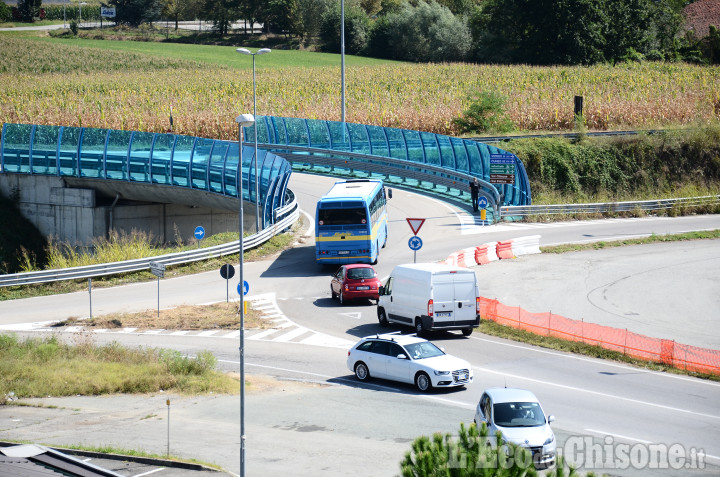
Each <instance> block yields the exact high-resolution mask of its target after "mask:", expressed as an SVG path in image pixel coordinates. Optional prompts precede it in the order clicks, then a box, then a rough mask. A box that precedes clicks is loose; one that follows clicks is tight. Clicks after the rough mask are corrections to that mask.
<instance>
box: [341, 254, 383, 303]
mask: <svg viewBox="0 0 720 477" xmlns="http://www.w3.org/2000/svg"><path fill="white" fill-rule="evenodd" d="M379 290H380V280H379V279H378V277H377V272H375V269H374V268H373V267H372V266H370V265H367V264H364V263H354V264H348V265H342V266H341V267H340V268H338V270H337V272H335V275H333V278H332V281H331V282H330V294H331V295H332V297H333V299H335V298H339V299H340V304H341V305H344V304H345V302H346V301H348V300H354V299H356V298H370V299H372V300H375V303H377V301H378V298H379Z"/></svg>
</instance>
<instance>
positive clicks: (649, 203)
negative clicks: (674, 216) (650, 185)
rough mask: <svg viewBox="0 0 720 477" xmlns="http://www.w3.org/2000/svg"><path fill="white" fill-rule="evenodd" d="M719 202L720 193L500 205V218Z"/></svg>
mask: <svg viewBox="0 0 720 477" xmlns="http://www.w3.org/2000/svg"><path fill="white" fill-rule="evenodd" d="M718 204H720V195H708V196H702V197H684V198H679V199H655V200H641V201H630V202H606V203H599V202H598V203H591V204H554V205H517V206H505V207H500V218H503V217H517V216H527V215H553V214H568V215H570V214H592V213H612V212H631V211H634V210H643V211H652V210H665V209H672V208H674V207H697V206H703V205H718Z"/></svg>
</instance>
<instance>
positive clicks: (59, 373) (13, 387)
mask: <svg viewBox="0 0 720 477" xmlns="http://www.w3.org/2000/svg"><path fill="white" fill-rule="evenodd" d="M73 339H74V340H75V342H73V343H64V342H61V341H60V340H59V339H58V338H57V337H56V336H51V337H47V338H27V339H25V340H20V339H19V338H18V337H16V336H15V335H0V399H3V400H4V399H5V397H6V396H7V395H8V394H9V393H14V395H15V397H17V398H28V397H45V396H74V395H84V396H95V395H101V394H114V393H149V392H158V391H161V390H165V391H173V392H178V393H182V394H202V393H208V392H218V393H234V392H236V391H237V389H239V384H238V382H237V380H234V379H232V378H230V377H229V376H226V375H224V374H222V373H219V372H218V371H216V370H215V365H216V364H217V359H216V358H215V357H214V356H213V354H212V353H210V352H209V351H203V352H201V353H199V354H198V356H197V357H196V358H194V359H193V358H190V357H188V356H183V355H182V354H181V353H180V352H179V351H174V350H158V349H153V348H137V349H130V348H125V347H123V346H121V345H120V344H118V343H116V342H113V343H110V344H107V345H103V346H97V345H95V344H94V343H93V342H92V339H91V338H89V337H87V336H84V335H76V336H74V338H73ZM236 387H237V389H236Z"/></svg>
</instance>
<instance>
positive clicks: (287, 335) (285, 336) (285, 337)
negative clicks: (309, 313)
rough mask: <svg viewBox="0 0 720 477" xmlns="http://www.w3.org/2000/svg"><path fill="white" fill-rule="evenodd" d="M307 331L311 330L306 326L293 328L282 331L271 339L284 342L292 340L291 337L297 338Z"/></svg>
mask: <svg viewBox="0 0 720 477" xmlns="http://www.w3.org/2000/svg"><path fill="white" fill-rule="evenodd" d="M308 331H312V330H309V329H307V328H295V329H294V330H292V331H288V332H287V333H284V334H282V335H280V336H278V337H277V338H273V341H275V342H277V343H284V342H287V341H290V340H292V339H293V338H297V337H298V336H300V335H304V334H305V333H307V332H308Z"/></svg>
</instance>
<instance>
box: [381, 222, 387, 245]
mask: <svg viewBox="0 0 720 477" xmlns="http://www.w3.org/2000/svg"><path fill="white" fill-rule="evenodd" d="M385 245H387V225H386V226H385V241H384V242H383V246H382V248H385Z"/></svg>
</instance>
